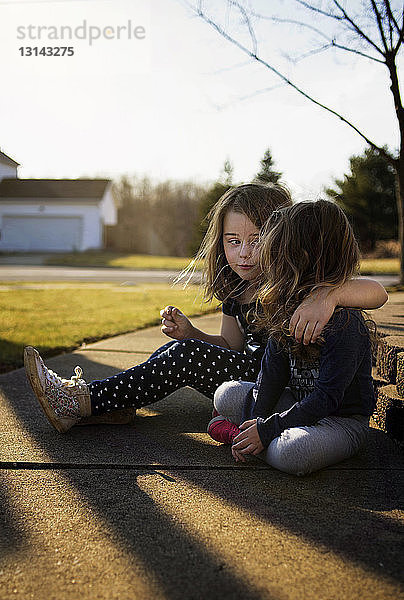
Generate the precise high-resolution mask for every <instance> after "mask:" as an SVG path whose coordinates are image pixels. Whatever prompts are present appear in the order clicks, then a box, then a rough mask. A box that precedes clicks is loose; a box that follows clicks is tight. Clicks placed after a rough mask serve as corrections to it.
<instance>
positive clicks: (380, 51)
mask: <svg viewBox="0 0 404 600" xmlns="http://www.w3.org/2000/svg"><path fill="white" fill-rule="evenodd" d="M334 4H335V6H337V7H338V8H339V9H340V11H341V12H342V14H343V15H344V17H345V20H346V21H348V23H350V24H351V26H352V28H353V30H354V31H356V33H357V34H358V35H359V36H360V37H361V38H362V39H364V40H366V41H367V42H368V43H369V44H370V45H371V46H373V48H374V49H375V50H376V51H377V52H379V53H380V54H381V55H382V56H384V52H383V50H382V49H381V48H379V46H378V45H377V44H375V42H373V41H372V40H371V39H370V37H368V36H367V35H366V33H365V32H364V31H362V30H361V29H360V28H359V27H358V26H357V24H356V23H355V22H354V21H353V20H352V19H351V17H350V16H349V15H348V13H347V12H346V10H345V9H344V8H343V7H342V6H341V4H340V3H339V2H337V0H334Z"/></svg>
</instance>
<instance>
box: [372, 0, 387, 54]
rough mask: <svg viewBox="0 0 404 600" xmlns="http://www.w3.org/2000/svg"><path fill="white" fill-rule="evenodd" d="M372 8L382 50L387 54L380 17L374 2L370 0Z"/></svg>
mask: <svg viewBox="0 0 404 600" xmlns="http://www.w3.org/2000/svg"><path fill="white" fill-rule="evenodd" d="M370 2H371V5H372V8H373V12H374V13H375V16H376V21H377V26H378V28H379V33H380V37H381V40H382V43H383V46H384V49H385V51H386V53H387V52H389V47H388V44H387V40H386V36H385V34H384V29H383V22H382V17H381V15H380V13H379V9H378V8H377V4H376V2H375V0H370Z"/></svg>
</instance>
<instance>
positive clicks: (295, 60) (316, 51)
mask: <svg viewBox="0 0 404 600" xmlns="http://www.w3.org/2000/svg"><path fill="white" fill-rule="evenodd" d="M332 47H333V43H332V42H330V43H329V44H325V45H324V46H320V47H319V48H313V49H312V50H308V51H307V52H304V53H303V54H300V55H299V56H295V57H292V56H290V54H286V53H283V55H284V56H285V58H286V59H287V60H289V61H290V62H292V63H294V64H297V63H298V62H300V61H301V60H304V59H305V58H308V57H309V56H314V55H315V54H321V53H322V52H325V51H326V50H329V49H330V48H332Z"/></svg>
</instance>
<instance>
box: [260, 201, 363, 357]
mask: <svg viewBox="0 0 404 600" xmlns="http://www.w3.org/2000/svg"><path fill="white" fill-rule="evenodd" d="M259 264H260V267H261V270H262V276H261V278H262V280H261V286H260V289H259V291H258V293H257V296H258V300H259V302H260V303H261V309H260V311H259V315H258V317H259V318H258V326H259V328H264V329H266V331H267V332H268V334H269V335H270V336H272V337H274V338H275V339H276V340H277V341H278V342H281V343H284V344H285V343H288V344H291V345H292V349H293V347H294V348H295V350H296V349H297V348H298V345H297V343H296V344H294V340H293V338H292V337H291V336H290V333H289V322H290V319H291V317H292V315H293V313H294V311H295V309H296V308H297V307H298V306H299V304H300V303H301V302H302V301H303V300H304V299H305V297H306V296H307V295H308V294H309V293H310V292H312V291H313V290H315V289H316V288H319V287H322V286H328V287H330V288H336V287H339V286H341V285H342V284H344V283H345V282H346V281H347V280H348V279H350V278H352V277H353V276H355V275H357V274H358V273H359V248H358V244H357V241H356V239H355V236H354V233H353V231H352V228H351V226H350V224H349V222H348V219H347V218H346V216H345V214H344V212H343V211H342V210H341V209H340V208H339V207H338V206H337V205H336V204H334V203H333V202H329V201H326V200H318V201H316V202H300V203H298V204H294V205H293V206H290V207H288V208H285V209H281V210H277V211H275V213H273V215H272V216H271V218H270V219H269V221H268V223H267V224H266V226H265V228H264V231H263V234H262V238H261V242H260V250H259Z"/></svg>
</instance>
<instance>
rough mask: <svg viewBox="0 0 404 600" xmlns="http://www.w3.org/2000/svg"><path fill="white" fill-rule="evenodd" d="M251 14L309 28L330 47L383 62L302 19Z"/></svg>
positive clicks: (274, 21)
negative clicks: (331, 36)
mask: <svg viewBox="0 0 404 600" xmlns="http://www.w3.org/2000/svg"><path fill="white" fill-rule="evenodd" d="M251 15H252V16H253V17H256V18H258V19H264V20H266V21H272V22H273V23H281V24H286V25H296V26H297V27H304V28H306V29H309V30H310V31H314V33H317V35H319V36H321V37H323V38H324V39H325V40H327V41H328V42H329V44H330V47H334V48H338V49H339V50H344V51H346V52H351V53H353V54H358V55H359V56H363V57H364V58H368V59H369V60H373V61H374V62H378V63H381V64H382V65H383V64H385V63H384V60H380V58H375V57H374V56H371V55H370V54H366V53H365V52H361V51H360V50H354V49H353V48H347V46H343V45H342V44H339V43H338V42H336V41H335V40H333V39H331V38H330V37H329V36H328V35H326V34H325V33H324V32H323V31H321V29H317V27H313V25H310V24H309V23H305V22H304V21H297V20H296V19H282V18H280V17H272V16H269V15H263V14H261V13H257V12H255V11H252V12H251ZM325 48H326V47H325V46H324V47H322V48H321V50H323V49H325ZM313 53H314V54H318V50H316V51H314V52H313ZM307 55H308V56H309V55H310V53H308V54H307ZM302 58H305V56H303V57H302ZM298 60H300V59H298Z"/></svg>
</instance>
